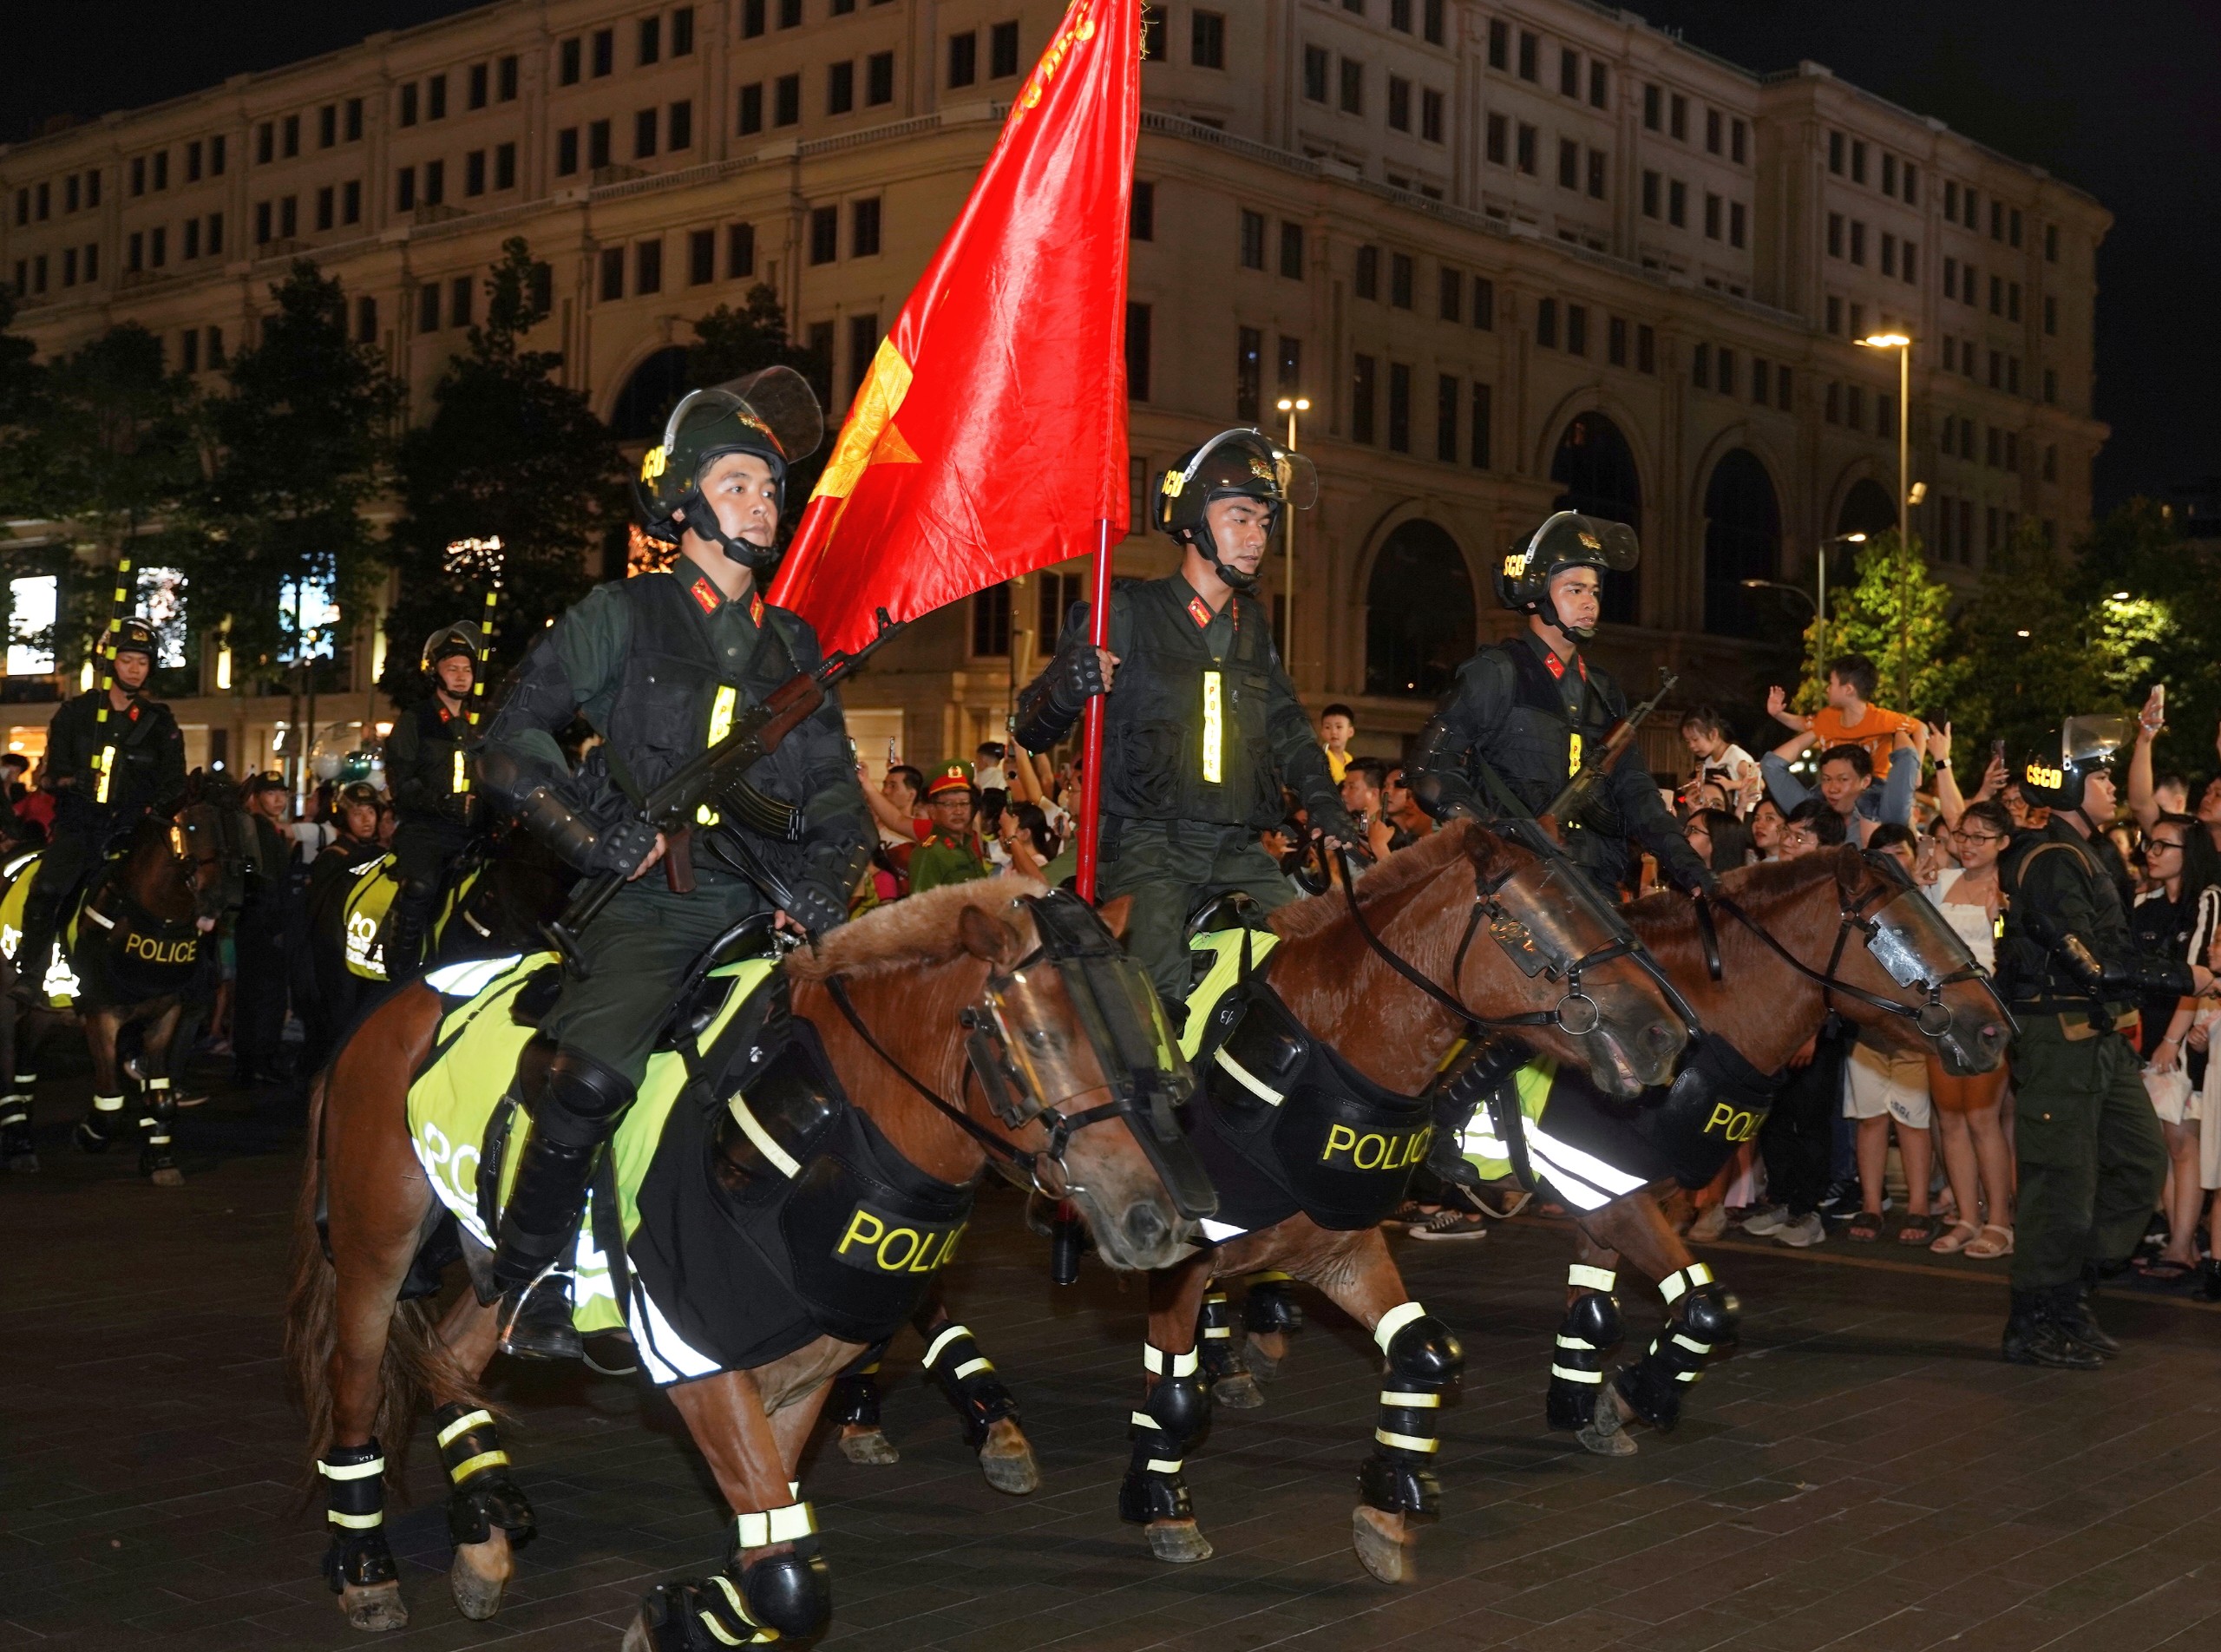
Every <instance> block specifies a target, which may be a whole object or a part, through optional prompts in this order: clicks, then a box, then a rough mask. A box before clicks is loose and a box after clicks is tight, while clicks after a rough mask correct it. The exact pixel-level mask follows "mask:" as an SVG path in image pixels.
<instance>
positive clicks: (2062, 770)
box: [2019, 715, 2135, 825]
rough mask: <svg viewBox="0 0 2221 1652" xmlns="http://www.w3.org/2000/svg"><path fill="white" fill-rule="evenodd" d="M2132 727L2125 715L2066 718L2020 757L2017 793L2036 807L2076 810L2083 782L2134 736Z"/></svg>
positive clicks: (2103, 766) (2107, 762)
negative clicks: (2018, 788)
mask: <svg viewBox="0 0 2221 1652" xmlns="http://www.w3.org/2000/svg"><path fill="white" fill-rule="evenodd" d="M2134 726H2135V725H2134V724H2133V723H2132V722H2131V721H2130V720H2129V719H2128V718H2125V717H2115V716H2105V715H2100V716H2093V717H2070V718H2067V721H2066V722H2065V723H2063V724H2060V727H2059V728H2057V729H2056V730H2054V731H2052V732H2051V733H2048V734H2047V735H2045V736H2044V737H2042V738H2041V739H2040V740H2038V741H2037V742H2036V744H2035V747H2034V750H2033V751H2030V752H2029V754H2028V757H2026V758H2024V759H2023V760H2022V762H2021V772H2020V776H2019V778H2020V783H2021V796H2022V797H2023V798H2025V799H2026V800H2027V801H2028V803H2031V804H2033V805H2034V806H2035V807H2037V808H2041V809H2057V810H2078V811H2079V810H2080V809H2081V807H2082V789H2083V786H2084V784H2085V783H2087V781H2088V780H2089V778H2090V777H2091V776H2092V775H2093V774H2097V773H2099V772H2100V770H2103V769H2105V768H2106V765H2107V764H2110V763H2112V761H2113V753H2115V752H2116V751H2119V750H2120V749H2121V748H2122V747H2123V746H2125V745H2127V744H2129V743H2130V742H2131V741H2132V740H2133V738H2134V737H2135V733H2134ZM2086 818H2087V816H2086ZM2094 824H2097V823H2095V822H2093V825H2094Z"/></svg>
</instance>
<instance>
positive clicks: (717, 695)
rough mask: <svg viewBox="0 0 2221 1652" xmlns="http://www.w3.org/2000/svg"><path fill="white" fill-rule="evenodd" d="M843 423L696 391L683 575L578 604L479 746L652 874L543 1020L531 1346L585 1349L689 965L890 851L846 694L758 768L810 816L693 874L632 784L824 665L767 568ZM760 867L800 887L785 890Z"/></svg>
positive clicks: (645, 786)
mask: <svg viewBox="0 0 2221 1652" xmlns="http://www.w3.org/2000/svg"><path fill="white" fill-rule="evenodd" d="M823 435H824V421H823V416H822V414H821V413H820V411H819V410H818V405H817V398H816V396H815V395H814V394H813V393H812V392H811V390H810V389H809V384H808V383H807V382H806V381H805V380H804V379H803V377H801V376H800V375H799V374H797V373H796V372H795V371H794V370H792V369H790V368H784V367H774V368H767V369H765V370H763V371H762V372H759V373H757V374H753V375H751V376H750V377H748V378H745V379H742V380H738V381H736V382H735V383H734V384H730V385H725V386H720V387H718V388H717V389H713V390H696V391H694V392H692V393H691V395H689V396H687V397H685V399H684V400H683V401H681V402H680V403H679V404H678V407H677V408H676V409H675V410H673V411H672V415H671V418H670V420H669V422H668V423H667V424H666V425H665V429H664V433H663V440H662V442H661V443H659V444H658V446H656V447H654V448H652V449H650V450H649V452H648V454H647V456H646V458H645V461H644V462H643V463H642V466H641V470H640V482H639V487H638V488H637V490H636V491H637V492H638V495H639V505H640V513H641V515H642V517H643V518H644V520H645V531H646V533H647V534H649V535H650V536H651V537H652V538H655V539H657V540H658V541H662V542H663V543H665V544H669V545H672V546H675V547H677V548H678V560H677V561H674V562H673V563H672V567H671V568H670V570H669V571H668V572H667V573H657V574H641V575H640V576H639V577H638V578H635V579H631V580H619V581H617V582H615V583H613V584H608V585H604V586H600V587H597V588H596V589H595V590H593V592H592V593H589V594H588V595H587V596H586V600H584V601H582V602H580V604H579V605H578V606H576V607H574V608H573V609H572V610H571V611H570V612H569V613H567V614H565V615H564V616H563V617H562V618H561V619H560V620H557V621H556V622H555V625H554V627H553V628H552V629H550V630H548V631H547V632H546V633H543V634H542V636H541V638H540V639H539V640H538V641H536V642H535V643H534V646H533V647H532V650H531V652H529V653H528V654H527V655H526V657H525V659H524V660H523V662H522V663H521V665H519V666H518V668H517V670H516V672H514V675H513V676H512V677H511V678H510V680H509V682H508V684H507V685H506V686H505V689H504V692H503V694H502V698H501V704H500V705H499V707H498V708H497V709H496V710H495V712H494V713H493V715H492V717H491V718H490V719H489V720H488V725H487V731H486V737H485V738H484V740H483V741H482V743H481V744H480V745H479V746H478V748H477V749H476V771H477V781H478V784H479V787H480V790H482V792H483V793H484V795H485V796H486V797H487V799H488V802H489V803H493V804H494V805H495V806H496V807H498V808H501V809H502V810H505V811H508V812H509V813H512V814H514V815H515V816H516V817H517V818H518V820H519V822H520V823H521V824H522V825H523V826H524V827H525V828H526V829H527V830H529V831H531V832H533V833H534V835H535V836H538V837H540V839H541V841H542V842H545V843H547V845H548V847H549V848H550V849H554V851H555V853H556V854H557V855H560V856H561V857H562V858H563V859H564V860H565V861H567V862H569V863H570V864H571V865H573V866H574V867H576V868H577V869H579V870H580V871H581V872H583V873H586V874H588V875H596V874H600V873H609V872H615V873H621V874H623V875H626V877H627V878H628V879H629V880H630V881H629V882H626V884H625V885H624V886H623V887H622V888H620V890H619V893H618V894H617V895H616V896H615V898H614V899H613V900H612V901H610V903H609V905H608V906H607V908H605V909H604V911H603V912H602V914H601V915H600V916H599V918H597V919H596V920H595V921H593V923H592V924H591V925H589V926H588V927H587V928H586V931H585V933H584V934H582V935H581V936H580V938H579V950H580V954H581V957H580V964H581V965H582V966H583V967H581V968H573V969H571V970H568V971H567V973H566V974H565V975H564V978H563V983H562V990H561V992H560V994H559V995H558V996H557V998H556V1000H555V1002H554V1006H553V1007H552V1008H551V1009H550V1010H549V1011H548V1013H547V1015H546V1016H545V1017H544V1018H543V1019H542V1020H541V1033H542V1035H543V1036H545V1037H547V1038H548V1039H553V1040H554V1043H555V1045H556V1051H555V1054H554V1060H553V1063H552V1064H551V1065H550V1066H549V1067H548V1069H547V1078H546V1080H545V1083H544V1085H541V1086H540V1087H538V1088H537V1090H536V1091H528V1092H527V1093H526V1094H525V1096H524V1098H523V1099H524V1101H525V1104H526V1106H527V1110H528V1111H529V1112H530V1115H531V1129H530V1133H529V1135H528V1136H527V1138H526V1142H525V1147H524V1152H523V1158H522V1162H521V1164H520V1166H519V1168H518V1170H517V1174H516V1179H515V1183H514V1189H513V1190H512V1192H511V1194H510V1196H509V1200H508V1205H507V1206H506V1208H505V1209H504V1210H503V1211H502V1216H501V1233H500V1236H499V1245H498V1249H496V1251H495V1257H494V1262H493V1278H494V1281H495V1283H496V1285H497V1286H498V1287H499V1288H501V1290H502V1292H503V1293H504V1297H503V1301H502V1314H501V1326H502V1337H503V1347H505V1348H506V1349H507V1350H508V1351H509V1352H511V1353H513V1354H527V1355H530V1356H533V1357H540V1358H554V1357H563V1356H567V1355H571V1354H575V1353H576V1352H577V1351H578V1339H577V1335H576V1333H575V1332H574V1331H573V1329H572V1328H571V1321H570V1296H569V1289H570V1282H569V1278H568V1275H567V1274H566V1273H565V1272H563V1271H562V1269H563V1268H564V1266H565V1265H566V1264H567V1262H568V1259H569V1255H570V1252H571V1248H572V1244H573V1236H574V1235H575V1233H576V1229H577V1224H578V1220H579V1214H580V1207H581V1206H582V1204H583V1203H584V1201H585V1196H586V1179H587V1177H588V1174H589V1173H590V1171H591V1170H592V1168H593V1159H594V1155H595V1153H596V1152H597V1151H599V1148H600V1147H601V1145H602V1144H603V1143H604V1142H606V1140H607V1139H608V1138H609V1137H610V1135H611V1133H612V1132H613V1131H615V1129H616V1127H617V1124H618V1121H619V1119H620V1118H622V1117H623V1116H624V1113H625V1110H626V1108H627V1107H628V1106H630V1105H632V1097H633V1093H634V1092H635V1090H636V1089H637V1088H638V1086H639V1082H640V1079H641V1078H642V1076H643V1074H644V1072H645V1069H646V1065H647V1059H648V1054H649V1052H650V1050H651V1049H652V1046H653V1045H654V1042H655V1039H656V1035H657V1033H658V1032H659V1031H660V1030H661V1028H662V1026H663V1023H664V1021H665V1018H666V1017H667V1015H668V1014H669V1013H670V1010H671V1007H672V997H673V995H674V993H676V992H677V990H678V985H679V983H680V981H681V980H682V979H683V978H684V977H685V974H686V973H687V970H688V968H689V967H690V966H691V964H692V963H693V961H694V960H695V959H696V958H697V957H698V955H699V954H701V952H702V951H703V950H704V948H705V947H708V946H709V945H710V944H711V942H712V941H714V940H716V938H717V936H718V935H719V934H722V933H723V932H724V930H726V929H727V928H730V927H731V925H733V924H735V923H737V922H738V921H740V920H742V919H743V918H745V917H749V916H750V915H752V914H773V913H776V922H777V924H778V925H779V926H780V927H781V928H787V929H792V930H796V931H799V932H802V933H817V932H821V931H823V930H826V929H829V928H833V927H834V926H835V925H837V924H839V923H840V922H842V921H843V920H844V919H845V918H846V917H847V915H848V898H849V895H850V894H851V893H852V892H853V890H854V889H855V883H856V880H857V878H858V877H859V876H860V875H862V869H863V867H864V865H865V862H866V861H867V860H868V853H869V849H868V846H869V843H870V841H871V828H870V823H869V816H868V815H867V814H866V812H865V809H864V801H863V794H862V792H861V791H860V790H858V788H857V785H856V776H855V757H853V755H852V753H851V748H850V746H849V744H848V731H847V725H846V724H845V722H844V721H843V719H842V713H841V705H840V701H839V699H838V698H837V697H835V696H834V695H832V694H828V695H827V697H826V700H825V704H824V705H823V706H822V707H821V708H820V709H819V711H817V712H816V714H815V715H814V716H813V717H811V718H809V720H808V721H806V722H804V723H803V724H801V725H800V726H798V727H797V728H796V730H795V731H793V732H792V733H791V734H789V735H788V736H787V737H786V739H785V740H784V741H783V743H782V744H780V746H779V748H778V750H777V751H775V752H773V753H771V754H770V756H769V757H765V758H764V759H763V761H761V762H760V763H758V764H756V765H755V766H754V767H752V768H751V769H750V770H749V771H748V773H747V775H746V776H745V777H744V778H745V780H746V782H747V783H749V784H750V785H751V786H753V787H754V788H756V789H757V791H759V792H760V793H762V794H763V796H765V797H767V798H768V799H770V802H771V803H772V805H774V806H775V807H777V808H783V809H787V810H791V811H792V816H793V818H792V823H791V825H790V826H789V828H788V829H786V830H785V831H784V832H783V833H778V834H773V833H770V832H768V831H759V830H757V829H755V828H754V827H753V826H751V825H750V824H748V823H744V822H741V821H738V820H735V819H725V818H721V817H719V816H717V815H715V814H709V815H707V816H706V817H705V818H704V822H703V823H702V824H701V825H699V826H698V827H696V828H694V829H691V832H690V834H689V836H690V840H691V841H690V848H691V861H692V867H693V879H694V885H695V887H694V888H693V889H692V890H691V892H688V893H684V894H682V893H678V892H677V891H676V890H674V889H673V888H672V887H671V883H672V880H669V879H666V878H665V876H662V875H657V876H652V877H651V876H645V875H644V874H645V873H647V872H648V871H649V870H650V869H652V868H653V867H655V866H656V865H657V863H658V862H659V861H661V860H662V859H663V858H664V856H665V853H666V851H667V849H668V847H669V846H668V844H667V843H666V842H665V839H664V837H663V836H662V835H661V834H659V833H658V832H657V831H656V830H655V829H653V828H652V826H650V825H648V824H647V823H645V822H643V821H642V820H640V819H639V816H638V814H637V812H636V811H635V810H634V809H633V808H632V804H631V803H630V802H629V801H628V800H636V799H638V798H639V797H640V796H644V795H645V793H646V792H648V791H650V790H653V789H654V788H655V787H656V786H658V785H659V784H661V783H663V782H664V781H665V779H666V778H668V777H670V776H671V774H672V772H674V771H675V770H678V768H679V767H680V766H681V765H682V764H685V763H686V762H687V761H688V760H689V759H691V758H692V757H696V756H698V754H700V753H701V752H702V751H705V750H707V749H708V748H709V747H710V746H711V745H712V744H715V743H716V742H717V740H719V739H720V738H722V737H724V735H725V733H726V732H727V731H729V730H730V728H731V724H732V721H733V719H734V718H735V717H736V716H737V714H738V713H739V712H740V711H743V710H744V708H745V707H748V706H751V705H760V704H761V703H762V702H763V700H764V699H765V698H767V697H768V696H769V695H770V693H771V692H772V691H773V690H775V689H776V688H777V687H778V686H779V685H781V684H783V683H785V682H787V681H788V680H789V679H790V678H792V677H794V675H795V674H796V672H808V671H812V670H815V669H816V667H817V666H818V665H819V664H820V663H821V655H820V652H819V649H818V644H817V638H816V634H815V633H813V632H812V631H811V629H810V627H809V624H808V623H807V622H806V621H805V620H803V619H802V618H801V617H800V616H799V615H796V614H794V613H789V612H787V611H786V610H785V609H783V608H775V607H772V606H770V604H768V603H766V602H765V601H764V600H763V596H762V594H761V593H759V592H758V591H757V576H758V575H759V574H762V573H763V572H764V571H765V570H767V569H768V568H769V567H770V566H771V564H772V562H773V561H774V560H775V558H776V545H777V543H778V534H779V527H780V523H781V521H782V519H783V508H784V505H785V495H784V488H785V482H786V476H787V470H788V467H789V465H791V464H793V463H796V462H799V461H800V460H802V459H803V458H805V457H807V456H809V454H811V453H812V452H814V451H816V448H817V446H818V443H820V442H821V441H822V439H823ZM578 713H583V714H584V716H585V717H586V720H587V722H588V723H590V724H592V725H593V728H594V729H595V730H596V731H599V733H600V734H601V736H602V740H601V742H600V744H598V745H597V746H596V747H595V748H594V750H593V752H592V754H591V755H590V756H589V757H588V758H587V761H586V766H585V768H584V769H583V770H582V771H581V772H580V773H579V774H577V775H575V776H574V775H573V773H572V772H571V771H570V770H569V767H568V765H567V764H565V762H564V760H563V755H562V751H561V749H560V747H559V746H558V745H557V744H556V741H555V731H557V730H559V729H560V728H562V727H563V726H564V725H565V724H567V723H568V722H569V721H570V720H571V718H572V717H573V715H574V714H578ZM751 862H752V863H753V865H752V867H751V864H750V863H751ZM751 870H760V871H761V872H762V873H763V875H764V882H765V883H766V884H776V886H777V887H778V888H780V889H781V890H782V891H783V894H782V897H781V901H782V903H781V904H780V905H779V906H776V907H775V905H774V903H773V900H772V897H771V895H770V893H769V892H768V891H767V889H766V888H764V887H760V886H759V885H758V883H757V882H755V881H754V880H753V878H752V877H751V875H750V872H751Z"/></svg>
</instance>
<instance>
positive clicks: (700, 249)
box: [686, 229, 717, 287]
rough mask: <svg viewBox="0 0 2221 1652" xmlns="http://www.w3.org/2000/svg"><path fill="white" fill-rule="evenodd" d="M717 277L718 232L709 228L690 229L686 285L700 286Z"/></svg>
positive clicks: (687, 242)
mask: <svg viewBox="0 0 2221 1652" xmlns="http://www.w3.org/2000/svg"><path fill="white" fill-rule="evenodd" d="M716 279H717V232H716V231H715V230H708V229H698V230H693V231H690V232H689V233H688V234H687V237H686V285H689V286H693V287H698V286H702V285H706V284H707V283H709V282H711V281H714V280H716Z"/></svg>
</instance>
